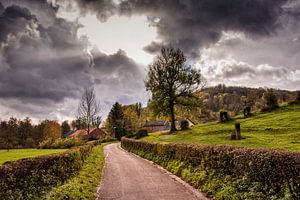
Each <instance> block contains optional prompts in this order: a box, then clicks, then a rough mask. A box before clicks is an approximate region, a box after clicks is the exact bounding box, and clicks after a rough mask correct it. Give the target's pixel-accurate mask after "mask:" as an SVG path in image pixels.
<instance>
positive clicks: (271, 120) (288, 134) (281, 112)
mask: <svg viewBox="0 0 300 200" xmlns="http://www.w3.org/2000/svg"><path fill="white" fill-rule="evenodd" d="M235 122H240V123H241V131H242V136H243V137H245V138H246V139H244V140H240V141H231V140H230V139H229V137H230V134H231V132H232V130H234V123H235ZM143 140H156V141H165V142H178V143H201V144H229V145H237V146H247V147H266V148H285V149H289V150H292V151H300V106H299V105H298V106H296V105H294V106H283V107H281V108H279V109H277V110H275V111H273V112H265V113H261V112H257V113H254V114H253V116H251V117H249V118H246V119H244V118H243V117H242V116H237V117H236V118H234V120H233V121H231V122H227V123H225V124H222V123H219V122H212V123H206V124H198V125H196V126H195V127H193V128H191V129H190V130H186V131H179V132H178V133H176V134H172V135H164V134H161V133H159V132H157V133H152V134H150V136H148V137H145V138H143Z"/></svg>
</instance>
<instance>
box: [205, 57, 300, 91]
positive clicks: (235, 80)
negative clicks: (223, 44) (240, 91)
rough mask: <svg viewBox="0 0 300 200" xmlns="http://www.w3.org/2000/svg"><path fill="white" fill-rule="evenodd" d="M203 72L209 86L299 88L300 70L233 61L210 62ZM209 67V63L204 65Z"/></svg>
mask: <svg viewBox="0 0 300 200" xmlns="http://www.w3.org/2000/svg"><path fill="white" fill-rule="evenodd" d="M210 62H211V65H210V66H209V67H208V68H207V69H206V70H205V74H206V77H207V79H209V80H212V82H211V83H210V84H218V83H225V84H227V85H242V86H252V87H259V86H260V87H264V86H266V87H273V88H281V89H289V90H297V89H298V88H299V87H300V78H299V77H300V76H299V75H300V70H299V69H291V68H289V67H285V66H271V65H269V64H260V65H251V64H249V63H245V62H241V61H237V60H234V59H221V60H217V61H210ZM205 65H207V66H208V65H209V63H205Z"/></svg>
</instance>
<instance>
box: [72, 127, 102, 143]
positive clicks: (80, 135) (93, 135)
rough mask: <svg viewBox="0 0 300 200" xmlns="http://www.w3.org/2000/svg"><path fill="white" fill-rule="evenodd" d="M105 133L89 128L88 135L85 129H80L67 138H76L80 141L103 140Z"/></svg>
mask: <svg viewBox="0 0 300 200" xmlns="http://www.w3.org/2000/svg"><path fill="white" fill-rule="evenodd" d="M106 135H107V133H106V132H105V131H104V130H102V129H100V128H91V129H90V133H89V134H88V133H87V129H80V130H76V131H74V132H73V133H72V134H70V135H69V136H68V137H71V138H77V139H81V140H99V139H104V138H105V136H106Z"/></svg>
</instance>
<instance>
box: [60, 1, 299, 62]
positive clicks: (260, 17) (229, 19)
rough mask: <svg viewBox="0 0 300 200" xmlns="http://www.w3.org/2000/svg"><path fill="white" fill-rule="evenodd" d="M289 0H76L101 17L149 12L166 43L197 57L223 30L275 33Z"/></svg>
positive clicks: (151, 48) (153, 47) (153, 46)
mask: <svg viewBox="0 0 300 200" xmlns="http://www.w3.org/2000/svg"><path fill="white" fill-rule="evenodd" d="M56 2H57V3H58V4H66V3H65V1H61V0H56ZM67 2H69V4H70V5H72V4H71V3H70V1H67ZM290 2H294V1H293V0H263V1H262V0H242V1H241V0H230V1H224V0H151V1H149V0H123V1H120V3H119V4H117V5H116V4H115V3H114V1H112V0H111V1H109V0H100V1H96V0H76V3H77V6H78V7H79V9H80V10H81V12H82V13H87V12H93V13H96V14H97V16H98V18H99V19H100V20H102V21H105V20H106V19H107V18H108V17H110V16H112V15H114V14H119V15H127V16H131V15H146V16H147V17H148V20H149V23H150V25H151V26H155V27H156V28H157V33H158V36H159V38H160V39H162V41H163V44H164V45H173V46H175V47H179V48H181V49H182V50H183V51H184V52H186V53H187V54H189V56H191V57H192V58H198V56H199V49H201V48H202V47H207V46H209V45H211V44H213V43H215V42H217V41H218V40H219V39H220V38H221V36H222V32H223V31H237V32H243V33H245V34H247V35H248V36H249V37H254V38H257V37H261V36H269V35H271V34H273V33H274V32H275V31H276V29H277V28H278V27H280V26H281V20H282V18H281V17H282V16H284V15H286V14H288V13H289V12H290V13H291V12H295V11H294V10H293V9H291V8H288V6H286V5H287V4H288V3H290ZM157 47H158V46H157V43H156V44H155V43H152V44H150V45H149V46H146V47H145V50H146V51H147V52H150V53H156V51H155V50H157V49H158V48H157Z"/></svg>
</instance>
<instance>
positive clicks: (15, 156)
mask: <svg viewBox="0 0 300 200" xmlns="http://www.w3.org/2000/svg"><path fill="white" fill-rule="evenodd" d="M64 151H66V149H10V150H9V151H7V150H4V149H2V150H0V155H1V156H0V165H1V164H3V163H5V162H7V161H15V160H19V159H22V158H32V157H36V156H43V155H49V154H55V153H61V152H64Z"/></svg>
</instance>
